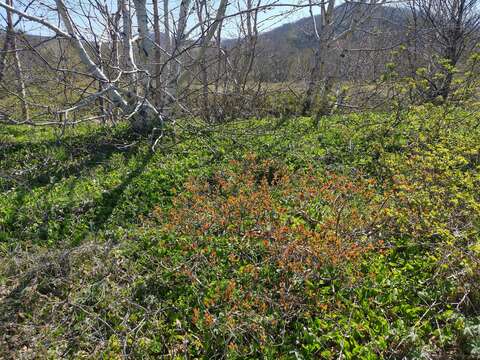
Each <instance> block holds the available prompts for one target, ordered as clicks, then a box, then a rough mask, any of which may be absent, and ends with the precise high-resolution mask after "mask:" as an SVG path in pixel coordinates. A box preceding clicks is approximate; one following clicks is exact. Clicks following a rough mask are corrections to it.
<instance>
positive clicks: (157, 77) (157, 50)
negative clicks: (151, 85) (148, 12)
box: [153, 0, 163, 108]
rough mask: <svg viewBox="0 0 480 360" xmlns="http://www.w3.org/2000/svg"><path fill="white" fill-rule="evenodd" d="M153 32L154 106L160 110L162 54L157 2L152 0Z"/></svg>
mask: <svg viewBox="0 0 480 360" xmlns="http://www.w3.org/2000/svg"><path fill="white" fill-rule="evenodd" d="M153 30H154V33H155V42H156V46H155V70H154V73H155V74H154V79H155V94H154V97H155V99H154V104H155V106H156V107H157V108H160V106H161V104H162V95H163V92H162V79H161V71H162V67H161V61H162V54H161V52H160V45H161V33H160V15H159V13H158V0H153Z"/></svg>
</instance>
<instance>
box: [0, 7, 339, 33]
mask: <svg viewBox="0 0 480 360" xmlns="http://www.w3.org/2000/svg"><path fill="white" fill-rule="evenodd" d="M0 1H1V2H5V0H0ZM180 1H181V0H170V9H171V11H172V13H173V14H174V17H176V16H177V14H178V7H179V4H180ZM218 1H219V0H213V3H212V7H215V6H216V5H217V4H218ZM252 1H253V2H254V3H255V4H256V3H257V2H258V0H252ZM66 2H67V4H69V6H70V5H71V6H72V9H73V11H72V13H71V15H72V18H73V19H74V21H75V23H76V24H77V26H78V28H79V30H80V33H81V34H83V35H85V36H86V35H87V34H88V33H90V32H91V31H89V29H90V28H93V29H94V32H95V33H96V34H97V36H99V34H100V33H102V31H103V29H104V24H105V23H106V21H105V19H103V18H99V15H100V12H99V11H98V10H96V9H95V8H94V6H92V5H91V3H94V2H98V3H101V4H102V6H107V7H108V9H109V10H110V11H115V10H116V7H117V5H116V4H117V0H91V1H85V0H66ZM192 2H195V0H192ZM245 2H246V0H230V2H229V5H228V8H227V14H232V13H235V12H236V11H238V9H239V8H243V9H244V8H245ZM337 2H338V5H339V4H341V3H342V2H343V0H340V1H338V0H337ZM306 3H307V1H306V0H261V5H262V6H264V5H271V4H275V5H277V6H274V7H272V8H271V9H268V10H264V11H261V12H260V13H259V15H258V17H259V26H258V29H259V31H260V32H264V31H268V30H271V29H272V28H274V27H277V26H280V25H282V24H284V23H288V22H294V21H296V20H298V19H301V18H303V17H307V16H310V13H309V10H308V9H307V8H303V9H299V8H294V7H287V6H281V7H280V6H278V5H280V4H294V5H299V4H306ZM27 4H30V5H29V7H28V10H27V13H29V14H31V15H35V16H38V17H45V18H47V19H48V20H49V21H50V22H51V23H53V24H55V25H56V26H61V24H60V23H59V20H58V16H57V14H56V13H55V11H54V10H52V9H54V8H55V1H54V0H43V1H42V0H41V1H39V0H33V1H31V0H14V6H15V7H16V8H17V9H21V10H24V9H25V7H26V6H27ZM162 6H163V5H162V4H160V7H162ZM242 6H243V7H242ZM149 7H150V9H151V3H150V6H149ZM161 10H162V9H160V13H161V19H162V20H163V14H162V12H161ZM315 12H316V13H318V8H317V11H315ZM16 19H18V18H17V17H15V20H16ZM195 22H196V15H195V14H192V15H191V16H190V17H189V26H192V25H193V24H194V23H195ZM238 23H239V19H238V18H237V19H235V18H230V19H228V21H225V25H224V28H223V34H224V36H225V37H235V36H236V34H238ZM0 24H1V25H0V28H4V27H5V24H6V20H5V11H4V10H0ZM17 29H19V30H21V31H24V32H27V33H30V34H35V35H43V36H51V35H52V32H51V31H50V30H48V29H46V28H45V27H44V26H42V25H39V24H37V23H34V22H32V21H25V20H22V21H21V22H20V23H19V24H18V25H17ZM86 37H87V36H86Z"/></svg>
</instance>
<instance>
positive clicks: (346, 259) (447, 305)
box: [0, 105, 480, 359]
mask: <svg viewBox="0 0 480 360" xmlns="http://www.w3.org/2000/svg"><path fill="white" fill-rule="evenodd" d="M472 110H473V109H468V110H465V109H460V108H455V107H449V106H447V105H444V106H432V105H424V106H417V107H414V108H410V109H408V110H402V111H401V112H398V113H395V114H387V113H364V114H351V115H334V116H329V117H323V118H317V119H316V120H315V121H312V120H311V119H309V118H292V119H287V118H283V119H281V120H280V121H279V120H274V119H268V118H265V119H261V120H251V121H245V122H241V123H235V124H225V125H222V126H220V127H219V131H212V132H207V131H203V132H202V133H201V134H200V135H199V136H198V137H192V136H191V134H190V133H188V134H187V133H183V132H180V133H177V137H176V138H175V139H173V138H172V139H166V140H165V142H163V143H162V144H160V145H159V148H158V151H157V152H155V153H152V152H150V143H149V142H148V141H147V140H142V139H139V138H138V137H134V136H132V135H131V134H130V133H129V132H126V131H124V130H125V129H123V128H122V127H119V128H116V129H115V130H111V129H107V128H101V127H95V126H89V127H78V128H74V129H72V130H68V133H67V134H66V136H65V137H64V138H61V139H57V138H56V134H55V131H54V130H52V129H44V130H40V129H39V130H31V129H26V128H21V127H2V128H1V129H0V136H1V138H0V139H1V147H2V152H1V154H0V164H1V169H2V170H1V171H2V174H1V175H2V176H1V177H0V188H1V189H2V197H1V198H0V252H1V254H2V260H1V262H0V334H1V335H0V354H1V355H2V356H3V355H5V357H7V358H8V357H12V358H18V357H21V356H24V357H27V358H28V357H32V358H33V357H35V356H37V357H38V356H40V357H48V356H49V357H53V358H58V357H86V358H88V357H94V358H98V357H104V358H121V357H123V356H132V357H138V358H158V357H160V356H166V357H167V358H224V357H227V358H274V357H278V358H282V359H283V358H284V359H290V358H297V359H299V358H300V359H301V358H304V359H310V358H325V359H330V358H339V357H341V356H343V357H345V358H350V359H354V358H355V359H359V358H361V359H375V358H392V359H394V358H409V359H410V358H439V359H440V358H472V359H474V358H477V357H478V356H480V342H479V341H480V287H479V285H478V284H479V283H480V275H479V274H480V272H479V270H480V269H479V256H480V235H479V229H480V192H479V191H478V189H479V188H480V172H479V170H480V142H479V139H480V127H479V126H478V118H477V117H476V115H475V114H478V112H473V111H472ZM312 123H313V124H314V125H312ZM183 128H184V129H187V128H188V126H185V127H183ZM184 131H185V132H186V131H187V130H184ZM254 135H255V136H254ZM32 139H33V140H32ZM173 141H175V142H176V143H175V144H173Z"/></svg>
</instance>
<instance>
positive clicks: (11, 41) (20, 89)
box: [0, 0, 30, 121]
mask: <svg viewBox="0 0 480 360" xmlns="http://www.w3.org/2000/svg"><path fill="white" fill-rule="evenodd" d="M6 4H7V5H9V6H11V7H13V0H6ZM6 12H7V33H6V36H5V43H4V45H3V51H2V53H1V54H0V82H1V81H2V80H3V77H4V76H5V70H6V63H7V54H8V53H9V52H11V53H12V55H13V66H14V69H15V77H16V81H17V84H16V87H17V95H18V96H19V98H20V102H21V107H22V116H23V119H24V120H25V121H29V120H30V116H29V109H28V104H27V92H26V89H25V81H24V76H23V71H22V65H21V63H20V57H19V56H18V49H17V39H16V34H15V29H14V24H13V14H12V11H10V10H8V9H7V11H6Z"/></svg>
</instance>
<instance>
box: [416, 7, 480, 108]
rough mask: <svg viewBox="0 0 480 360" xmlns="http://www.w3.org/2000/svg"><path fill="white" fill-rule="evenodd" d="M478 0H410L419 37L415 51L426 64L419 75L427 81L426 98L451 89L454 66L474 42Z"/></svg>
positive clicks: (479, 25)
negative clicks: (422, 73)
mask: <svg viewBox="0 0 480 360" xmlns="http://www.w3.org/2000/svg"><path fill="white" fill-rule="evenodd" d="M479 5H480V1H478V0H411V1H410V8H411V11H412V20H413V27H414V29H415V34H416V35H417V37H419V39H417V42H419V45H418V46H417V48H416V49H417V51H418V50H420V49H423V54H420V55H421V57H422V58H423V60H424V61H425V62H426V63H427V64H428V65H427V66H428V71H427V72H426V73H425V74H424V75H422V76H423V79H425V80H426V81H428V84H429V86H428V89H427V91H426V93H425V94H424V96H425V98H426V99H427V100H434V99H435V98H437V97H441V98H442V99H443V100H446V99H448V97H449V95H450V93H451V90H452V89H451V87H452V81H453V76H454V69H455V67H456V66H457V65H458V64H459V62H460V60H461V59H462V57H463V56H464V55H465V54H467V53H469V52H470V51H471V49H472V47H473V46H475V45H476V44H477V42H478V36H479V31H480V12H479V10H480V9H479Z"/></svg>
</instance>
